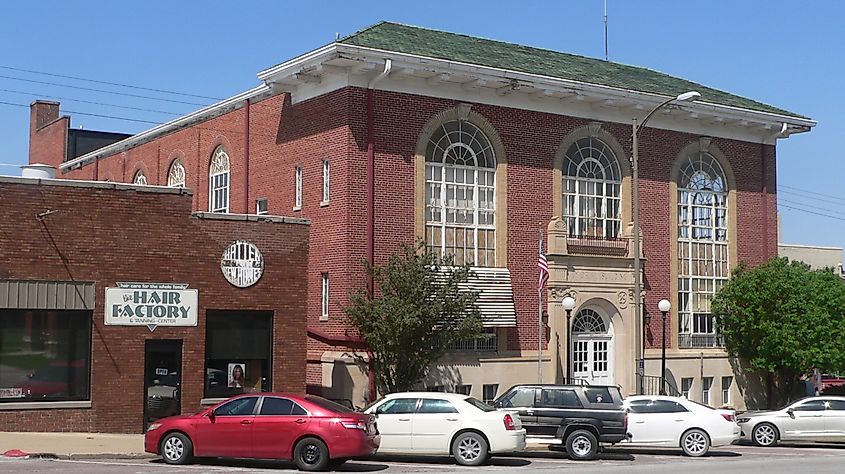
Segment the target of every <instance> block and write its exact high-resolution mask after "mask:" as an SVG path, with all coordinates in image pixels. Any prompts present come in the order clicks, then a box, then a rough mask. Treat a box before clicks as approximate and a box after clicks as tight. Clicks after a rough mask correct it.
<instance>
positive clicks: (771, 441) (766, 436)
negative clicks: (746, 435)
mask: <svg viewBox="0 0 845 474" xmlns="http://www.w3.org/2000/svg"><path fill="white" fill-rule="evenodd" d="M778 436H779V435H778V429H777V428H775V425H773V424H771V423H760V424H759V425H757V426H755V427H754V429H753V430H752V431H751V439H752V440H754V444H756V445H757V446H763V447H766V448H768V447H769V446H774V445H775V444H777V442H778Z"/></svg>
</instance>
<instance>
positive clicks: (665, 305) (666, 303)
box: [657, 300, 672, 395]
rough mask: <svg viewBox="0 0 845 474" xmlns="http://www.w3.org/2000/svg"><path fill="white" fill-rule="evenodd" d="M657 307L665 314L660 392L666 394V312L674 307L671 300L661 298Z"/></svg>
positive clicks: (661, 342) (661, 343) (661, 341)
mask: <svg viewBox="0 0 845 474" xmlns="http://www.w3.org/2000/svg"><path fill="white" fill-rule="evenodd" d="M657 309H659V310H660V312H661V313H662V314H663V338H662V339H661V340H660V345H661V346H663V351H662V352H661V354H660V394H661V395H666V313H668V312H669V310H670V309H672V304H671V303H669V300H660V302H659V303H657Z"/></svg>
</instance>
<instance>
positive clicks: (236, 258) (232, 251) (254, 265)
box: [220, 240, 264, 288]
mask: <svg viewBox="0 0 845 474" xmlns="http://www.w3.org/2000/svg"><path fill="white" fill-rule="evenodd" d="M220 270H221V271H222V272H223V276H224V277H226V280H227V281H228V282H229V283H231V284H232V285H235V286H237V287H238V288H246V287H249V286H252V285H254V284H255V283H256V282H257V281H258V280H259V279H260V278H261V275H262V274H263V273H264V257H263V256H262V255H261V252H260V251H259V250H258V247H256V246H255V245H253V244H252V243H251V242H247V241H246V240H236V241H234V242H233V243H232V245H230V246H229V247H227V248H226V250H225V251H224V252H223V258H221V259H220Z"/></svg>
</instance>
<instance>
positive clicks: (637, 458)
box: [0, 445, 845, 474]
mask: <svg viewBox="0 0 845 474" xmlns="http://www.w3.org/2000/svg"><path fill="white" fill-rule="evenodd" d="M843 460H845V445H842V446H828V445H826V446H820V445H806V446H780V447H776V448H758V447H754V446H731V447H729V448H720V449H717V450H714V451H713V452H711V454H710V455H708V456H706V457H703V458H688V457H684V456H683V455H681V454H680V451H675V450H656V449H655V450H634V449H626V450H624V451H623V450H619V449H610V450H608V451H606V452H604V453H602V454H601V456H600V459H598V460H595V461H588V462H577V461H571V460H569V459H568V458H567V457H566V454H565V453H558V452H530V453H525V454H521V455H519V456H508V457H495V458H493V459H492V461H491V462H490V464H488V465H486V466H481V467H464V466H458V465H456V464H455V463H454V462H453V461H452V460H451V459H449V458H376V459H374V460H367V461H350V462H348V463H346V464H345V465H343V466H342V467H341V468H340V469H338V470H337V472H359V473H364V472H384V473H406V472H422V473H427V472H437V473H461V474H468V472H470V471H475V472H502V473H508V472H515V473H519V472H522V473H527V472H532V471H538V470H542V471H549V472H552V471H556V470H570V469H571V470H573V471H574V470H577V471H578V472H579V473H582V472H583V473H615V472H626V473H640V472H642V473H664V472H665V473H673V474H675V473H677V472H684V473H685V474H686V473H693V474H695V473H712V472H719V473H724V472H728V473H733V472H736V473H747V472H766V473H767V474H779V473H790V474H793V473H795V472H812V473H828V472H829V473H840V472H843V467H842V461H843ZM0 471H2V472H7V473H24V472H26V473H79V474H82V473H86V474H87V473H98V474H99V473H139V474H140V473H154V474H158V473H161V474H171V473H192V474H197V473H202V472H207V473H218V472H245V473H267V472H288V471H289V472H295V471H296V468H295V467H294V466H293V465H291V464H289V463H282V462H270V461H247V460H202V461H200V462H199V463H197V464H191V465H187V466H169V465H167V464H164V463H162V462H161V461H160V460H157V459H155V460H153V459H87V460H67V459H8V458H0Z"/></svg>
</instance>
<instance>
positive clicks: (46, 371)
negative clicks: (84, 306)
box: [0, 309, 92, 404]
mask: <svg viewBox="0 0 845 474" xmlns="http://www.w3.org/2000/svg"><path fill="white" fill-rule="evenodd" d="M91 316H92V313H91V312H90V311H64V310H50V311H48V310H18V309H11V310H6V309H4V310H0V404H2V403H3V402H46V401H50V402H53V401H74V400H90V399H91V397H90V393H91V384H90V382H89V380H90V379H89V375H88V374H89V373H90V366H91V360H90V355H91Z"/></svg>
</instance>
